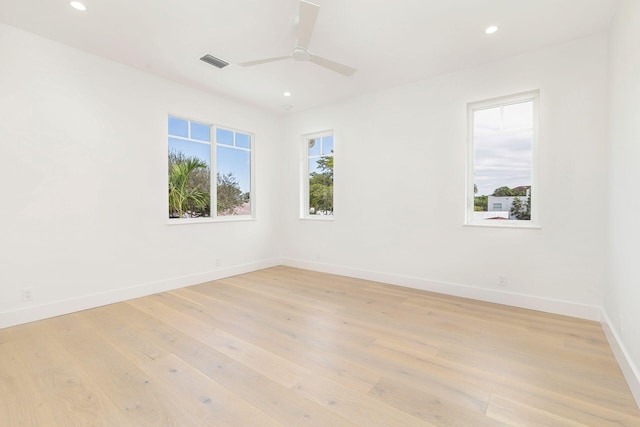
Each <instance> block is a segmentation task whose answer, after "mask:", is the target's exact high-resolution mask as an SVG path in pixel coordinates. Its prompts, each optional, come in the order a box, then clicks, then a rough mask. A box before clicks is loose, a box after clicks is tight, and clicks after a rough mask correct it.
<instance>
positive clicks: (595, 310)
mask: <svg viewBox="0 0 640 427" xmlns="http://www.w3.org/2000/svg"><path fill="white" fill-rule="evenodd" d="M282 264H283V265H286V266H289V267H297V268H304V269H307V270H313V271H319V272H323V273H331V274H339V275H341V276H348V277H354V278H357V279H364V280H372V281H375V282H384V283H389V284H392V285H398V286H404V287H407V288H414V289H420V290H423V291H431V292H437V293H441V294H447V295H454V296H458V297H463V298H471V299H475V300H480V301H486V302H493V303H497V304H505V305H510V306H514V307H520V308H527V309H531V310H538V311H543V312H546V313H553V314H561V315H565V316H571V317H577V318H580V319H587V320H594V321H600V313H601V309H600V307H597V306H592V305H586V304H578V303H575V302H570V301H562V300H556V299H551V298H542V297H537V296H532V295H526V294H518V293H512V292H505V291H499V290H494V289H486V288H479V287H476V286H469V285H461V284H456V283H446V282H439V281H435V280H428V279H423V278H420V277H413V276H403V275H399V274H390V273H383V272H379V271H371V270H363V269H357V268H352V267H345V266H340V265H333V264H323V263H318V262H312V261H307V260H301V259H295V258H282Z"/></svg>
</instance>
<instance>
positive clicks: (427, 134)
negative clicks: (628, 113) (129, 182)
mask: <svg viewBox="0 0 640 427" xmlns="http://www.w3.org/2000/svg"><path fill="white" fill-rule="evenodd" d="M606 63H607V38H606V35H604V34H603V35H598V36H593V37H590V38H586V39H581V40H577V41H574V42H571V43H568V44H563V45H559V46H554V47H550V48H546V49H543V50H539V51H535V52H530V53H527V54H523V55H520V56H517V57H512V58H510V59H507V60H502V61H499V62H493V63H489V64H486V65H483V66H480V67H476V68H473V69H469V70H465V71H462V72H457V73H454V74H448V75H443V76H441V77H438V78H433V79H429V80H426V81H422V82H418V83H414V84H409V85H405V86H402V87H397V88H394V89H391V90H387V91H384V92H379V93H375V94H371V95H366V96H362V97H359V98H357V99H352V100H346V101H344V102H342V103H339V104H336V105H331V106H329V107H326V108H321V109H316V110H312V111H307V112H302V113H298V114H295V115H292V116H290V117H289V118H288V119H287V120H286V122H285V141H286V143H287V144H288V151H287V154H286V157H284V160H285V162H284V164H285V166H284V171H283V178H284V182H285V185H286V191H284V194H286V195H288V196H287V198H286V200H285V203H284V209H283V212H284V215H285V218H284V229H286V230H287V237H288V238H287V240H286V242H285V243H284V248H283V255H284V257H285V258H287V261H286V262H287V263H289V264H291V265H298V266H303V267H307V268H315V269H319V270H325V271H333V272H344V273H347V274H351V275H357V276H360V277H366V278H372V279H376V278H378V279H379V280H387V281H392V282H394V283H399V284H405V285H410V286H416V287H422V288H427V289H434V290H440V291H445V292H450V293H457V294H460V295H466V296H473V297H477V298H482V299H488V300H493V301H499V302H505V303H510V304H514V305H522V306H529V307H532V308H540V309H543V310H547V311H556V312H563V313H567V314H574V315H578V316H582V317H587V318H598V316H599V309H598V307H600V306H601V301H602V295H603V284H604V281H605V272H606V268H605V265H604V264H605V259H606V255H607V250H606V247H607V234H606V226H605V224H606V223H607V210H606V208H605V207H603V206H602V204H601V203H600V202H594V201H601V200H604V199H606V197H607V179H606V177H607V161H606V159H607V145H606V138H607V123H606V111H607V66H606ZM534 89H539V90H540V105H541V110H540V144H539V172H540V174H539V180H538V187H537V188H536V191H537V192H538V199H537V200H538V202H539V204H540V205H539V206H540V211H539V212H540V218H539V223H540V224H541V225H542V228H541V229H499V228H480V227H469V226H463V222H464V214H465V206H464V204H465V173H466V158H467V154H466V153H467V133H466V130H467V127H466V108H467V103H469V102H473V101H479V100H484V99H488V98H493V97H498V96H503V95H510V94H514V93H518V92H523V91H528V90H534ZM330 128H333V129H335V136H336V149H335V152H336V155H335V156H336V157H335V165H336V166H335V168H336V169H335V209H336V214H335V221H333V222H320V221H308V220H300V219H298V217H297V213H298V212H299V208H298V206H299V203H300V200H299V191H298V190H297V188H298V185H299V181H300V178H299V167H298V161H299V154H300V148H299V144H300V143H299V141H300V135H301V134H304V133H308V132H312V131H317V130H323V129H330ZM499 274H506V275H507V285H508V286H507V288H498V286H497V285H498V275H499ZM455 285H460V286H455ZM529 297H534V298H529ZM565 303H566V304H565Z"/></svg>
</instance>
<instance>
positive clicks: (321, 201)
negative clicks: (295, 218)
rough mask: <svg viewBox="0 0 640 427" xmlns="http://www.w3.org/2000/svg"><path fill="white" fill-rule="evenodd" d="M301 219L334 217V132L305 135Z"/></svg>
mask: <svg viewBox="0 0 640 427" xmlns="http://www.w3.org/2000/svg"><path fill="white" fill-rule="evenodd" d="M303 139H304V145H303V150H304V153H305V155H304V161H303V168H302V169H303V172H302V181H303V205H302V217H303V218H318V219H329V218H333V148H334V147H333V131H327V132H320V133H315V134H310V135H305V137H304V138H303Z"/></svg>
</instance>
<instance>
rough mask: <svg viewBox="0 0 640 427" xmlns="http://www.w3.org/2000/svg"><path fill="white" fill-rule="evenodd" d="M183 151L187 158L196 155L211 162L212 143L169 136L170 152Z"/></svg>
mask: <svg viewBox="0 0 640 427" xmlns="http://www.w3.org/2000/svg"><path fill="white" fill-rule="evenodd" d="M171 151H175V152H179V153H181V154H182V155H183V156H184V157H185V158H191V157H195V158H197V159H199V160H202V161H203V162H205V163H206V164H207V165H210V164H211V145H209V144H203V143H201V142H195V141H189V140H184V139H176V138H169V152H171Z"/></svg>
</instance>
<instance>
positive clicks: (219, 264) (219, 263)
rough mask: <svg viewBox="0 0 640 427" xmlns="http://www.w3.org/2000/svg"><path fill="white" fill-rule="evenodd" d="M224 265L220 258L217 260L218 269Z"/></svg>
mask: <svg viewBox="0 0 640 427" xmlns="http://www.w3.org/2000/svg"><path fill="white" fill-rule="evenodd" d="M221 265H222V260H221V259H220V258H216V267H220V266H221Z"/></svg>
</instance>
